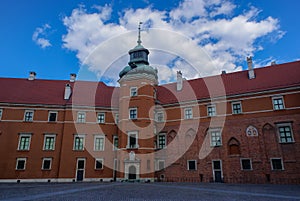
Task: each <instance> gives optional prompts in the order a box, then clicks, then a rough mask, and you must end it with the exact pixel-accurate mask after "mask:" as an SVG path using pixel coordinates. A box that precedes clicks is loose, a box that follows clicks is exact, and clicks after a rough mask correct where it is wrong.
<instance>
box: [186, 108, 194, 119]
mask: <svg viewBox="0 0 300 201" xmlns="http://www.w3.org/2000/svg"><path fill="white" fill-rule="evenodd" d="M184 118H185V119H192V118H193V110H192V108H185V109H184Z"/></svg>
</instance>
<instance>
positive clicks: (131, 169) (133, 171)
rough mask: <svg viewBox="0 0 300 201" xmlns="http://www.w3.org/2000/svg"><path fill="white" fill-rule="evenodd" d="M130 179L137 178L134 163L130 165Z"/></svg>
mask: <svg viewBox="0 0 300 201" xmlns="http://www.w3.org/2000/svg"><path fill="white" fill-rule="evenodd" d="M128 179H130V180H134V179H136V168H135V166H133V165H132V166H130V167H129V175H128Z"/></svg>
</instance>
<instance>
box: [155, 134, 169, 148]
mask: <svg viewBox="0 0 300 201" xmlns="http://www.w3.org/2000/svg"><path fill="white" fill-rule="evenodd" d="M160 136H164V137H165V144H164V146H163V147H161V146H160V144H159V137H160ZM166 147H167V134H166V133H159V134H158V135H157V148H158V149H165V148H166Z"/></svg>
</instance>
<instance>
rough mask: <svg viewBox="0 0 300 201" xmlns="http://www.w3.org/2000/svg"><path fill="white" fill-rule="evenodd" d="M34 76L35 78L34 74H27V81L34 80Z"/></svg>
mask: <svg viewBox="0 0 300 201" xmlns="http://www.w3.org/2000/svg"><path fill="white" fill-rule="evenodd" d="M35 76H36V73H35V72H33V71H31V72H29V77H28V80H35Z"/></svg>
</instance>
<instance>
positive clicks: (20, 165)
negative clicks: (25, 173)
mask: <svg viewBox="0 0 300 201" xmlns="http://www.w3.org/2000/svg"><path fill="white" fill-rule="evenodd" d="M25 168H26V158H17V164H16V170H25Z"/></svg>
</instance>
